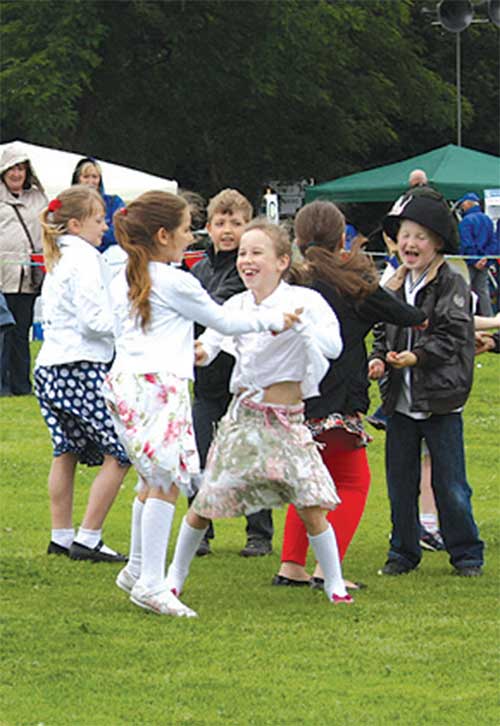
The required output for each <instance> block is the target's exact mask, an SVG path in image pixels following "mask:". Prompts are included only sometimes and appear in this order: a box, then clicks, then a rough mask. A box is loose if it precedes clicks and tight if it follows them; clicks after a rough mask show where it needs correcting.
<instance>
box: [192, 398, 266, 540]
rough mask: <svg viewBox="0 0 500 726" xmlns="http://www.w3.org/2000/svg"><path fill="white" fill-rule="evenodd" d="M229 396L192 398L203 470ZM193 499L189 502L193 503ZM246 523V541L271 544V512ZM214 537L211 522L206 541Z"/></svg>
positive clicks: (251, 516)
mask: <svg viewBox="0 0 500 726" xmlns="http://www.w3.org/2000/svg"><path fill="white" fill-rule="evenodd" d="M230 401H231V395H230V394H229V393H228V394H227V395H226V396H219V397H218V398H201V397H198V396H195V397H194V400H193V427H194V435H195V438H196V446H197V448H198V454H199V456H200V466H201V468H202V469H204V468H205V463H206V460H207V455H208V450H209V449H210V444H211V443H212V439H213V437H214V428H215V426H216V424H217V423H218V422H219V421H220V420H221V418H222V417H223V416H224V414H225V413H226V411H227V408H228V406H229V403H230ZM193 499H194V497H192V498H191V499H190V500H189V503H191V502H192V501H193ZM245 519H246V521H247V526H246V534H247V540H266V541H268V542H271V540H272V538H273V534H274V527H273V517H272V510H270V509H261V510H260V511H258V512H255V514H249V515H248V516H247V517H245ZM214 536H215V533H214V528H213V524H212V522H210V526H209V528H208V530H207V534H206V537H207V539H213V538H214Z"/></svg>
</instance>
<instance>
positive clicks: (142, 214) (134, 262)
mask: <svg viewBox="0 0 500 726" xmlns="http://www.w3.org/2000/svg"><path fill="white" fill-rule="evenodd" d="M114 223H115V234H116V237H117V239H118V242H119V244H120V245H121V246H122V247H123V249H124V250H125V252H127V255H128V262H127V267H126V269H125V270H123V271H122V272H120V273H119V274H118V275H117V276H116V278H115V279H114V280H113V283H112V285H111V294H112V304H113V311H114V316H115V335H116V358H115V361H114V363H113V366H112V369H111V371H110V373H109V375H108V377H107V380H106V383H105V385H104V388H103V392H104V396H105V398H106V400H107V405H108V409H109V411H110V413H111V416H112V418H113V420H114V422H115V426H116V428H117V431H118V433H119V436H120V439H121V441H122V443H123V445H124V446H125V448H126V450H127V452H128V455H129V457H130V459H131V461H132V462H133V464H134V466H135V468H136V469H137V471H138V473H139V476H140V483H139V487H138V496H137V497H136V499H135V501H134V503H133V508H132V531H131V545H130V556H129V563H128V565H127V566H126V567H125V568H124V569H123V570H122V571H121V572H120V573H119V575H118V578H117V580H116V583H117V585H118V586H119V587H120V588H121V589H122V590H125V591H126V592H127V593H129V594H130V599H131V600H132V602H133V603H135V604H136V605H139V606H140V607H142V608H145V609H147V610H151V611H153V612H156V613H159V614H171V615H181V616H182V615H184V616H188V617H189V616H192V615H194V613H193V612H192V611H191V610H190V609H189V608H187V607H185V606H184V605H183V604H182V603H181V602H180V601H179V600H178V599H177V598H176V597H175V594H173V593H172V592H170V589H168V588H166V587H165V560H166V553H167V546H168V540H169V536H170V529H171V525H172V521H173V517H174V510H175V502H176V500H177V496H178V494H179V490H180V491H182V492H183V493H184V494H186V495H188V494H190V493H191V490H190V485H191V481H192V478H193V476H194V477H196V475H197V474H199V460H198V453H197V451H196V445H195V439H194V434H193V428H192V422H191V404H190V396H189V388H188V384H189V381H190V380H192V378H193V367H194V333H193V329H194V326H193V323H194V321H197V322H199V323H201V324H202V325H203V326H205V327H211V328H214V329H215V330H218V331H220V333H223V334H228V335H232V334H237V333H249V332H251V331H253V332H260V331H265V330H273V331H276V332H279V331H281V330H284V329H287V328H289V327H290V326H291V325H292V324H293V323H295V322H297V321H298V319H299V318H298V316H297V315H295V314H292V313H291V314H287V313H284V312H283V311H282V310H274V309H272V310H268V309H262V310H256V311H255V313H254V314H247V313H246V312H242V311H239V310H230V309H225V308H223V307H222V306H220V305H218V304H217V303H215V302H214V301H213V300H212V298H211V297H210V296H209V295H208V293H207V292H205V291H204V289H203V288H202V286H201V284H200V283H199V282H198V280H197V279H196V278H195V277H193V275H191V274H190V273H188V272H185V271H183V270H181V269H180V268H179V263H180V262H181V260H182V256H183V253H184V250H185V249H186V247H187V246H188V245H189V244H190V243H191V242H192V241H193V236H192V234H191V215H190V211H189V207H188V205H187V203H186V202H185V201H184V200H183V199H182V198H181V197H178V196H175V195H173V194H168V193H167V192H147V193H146V194H143V195H142V196H140V197H139V198H138V199H136V200H135V201H134V202H132V203H131V204H130V205H129V206H128V207H126V208H124V209H122V210H120V211H119V212H116V214H115V216H114ZM278 337H280V336H278Z"/></svg>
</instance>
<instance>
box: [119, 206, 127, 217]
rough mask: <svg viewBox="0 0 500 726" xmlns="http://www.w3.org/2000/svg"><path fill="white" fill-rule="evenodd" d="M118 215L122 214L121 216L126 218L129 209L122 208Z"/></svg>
mask: <svg viewBox="0 0 500 726" xmlns="http://www.w3.org/2000/svg"><path fill="white" fill-rule="evenodd" d="M118 214H121V215H122V217H126V216H127V214H128V209H127V207H122V208H121V209H120V211H119V212H118Z"/></svg>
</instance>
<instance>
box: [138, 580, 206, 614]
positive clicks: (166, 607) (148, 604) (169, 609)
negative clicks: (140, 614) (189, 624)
mask: <svg viewBox="0 0 500 726" xmlns="http://www.w3.org/2000/svg"><path fill="white" fill-rule="evenodd" d="M130 600H131V601H132V602H133V603H134V605H139V607H141V608H144V609H145V610H150V611H151V612H152V613H156V614H157V615H174V616H176V617H179V618H182V617H185V618H196V617H198V615H197V613H195V611H194V610H191V608H188V606H187V605H184V603H182V602H181V601H180V600H179V598H178V597H176V596H175V595H174V593H173V592H170V590H165V589H163V590H159V591H158V590H157V591H152V590H146V588H145V587H143V585H141V584H140V583H139V582H136V583H135V585H134V587H133V588H132V591H131V593H130Z"/></svg>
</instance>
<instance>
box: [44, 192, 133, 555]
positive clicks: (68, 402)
mask: <svg viewBox="0 0 500 726" xmlns="http://www.w3.org/2000/svg"><path fill="white" fill-rule="evenodd" d="M42 227H43V249H44V254H45V265H46V267H47V275H46V277H45V281H44V284H43V289H42V316H43V326H44V342H43V345H42V348H41V350H40V353H39V355H38V358H37V362H36V367H35V393H36V396H37V398H38V401H39V404H40V409H41V411H42V414H43V416H44V418H45V422H46V424H47V426H48V428H49V430H50V434H51V438H52V445H53V450H54V458H53V460H52V466H51V468H50V474H49V495H50V509H51V519H52V536H51V541H50V544H49V548H48V554H55V555H67V556H69V557H71V558H72V559H75V560H82V559H84V560H92V561H99V562H103V561H105V562H117V561H118V562H124V561H126V559H127V558H126V557H124V556H123V555H120V554H119V553H117V552H115V551H114V550H112V549H110V548H109V547H107V546H106V545H104V544H103V542H102V536H101V533H102V525H103V522H104V519H105V517H106V515H107V513H108V511H109V509H110V507H111V505H112V503H113V501H114V499H115V497H116V494H117V492H118V490H119V488H120V485H121V483H122V481H123V478H124V476H125V474H126V472H127V469H128V467H129V461H128V458H127V455H126V453H125V451H124V449H123V447H122V445H121V444H120V441H119V440H118V437H117V435H116V432H115V429H114V426H113V422H112V421H111V418H110V416H109V414H108V413H107V410H106V406H105V403H104V399H103V397H102V394H101V385H102V382H103V380H104V377H105V375H106V373H107V372H108V369H109V364H110V362H111V359H112V357H113V350H114V347H113V317H112V313H111V302H110V299H109V293H108V285H107V272H106V264H105V263H104V262H103V260H102V258H101V256H100V254H99V252H98V251H97V249H96V248H97V246H98V245H99V244H100V243H101V239H102V235H103V233H104V232H105V230H106V229H107V226H106V221H105V218H104V205H103V201H102V199H101V197H100V195H99V194H98V193H97V192H96V191H95V190H94V189H91V188H90V187H88V186H74V187H72V188H71V189H67V190H66V191H64V192H61V194H59V196H58V197H57V198H56V199H53V200H52V201H51V202H50V203H49V205H48V207H47V208H46V209H45V211H44V212H43V214H42ZM78 463H80V464H86V465H87V466H100V465H102V466H101V469H100V470H99V473H98V474H97V476H96V478H95V480H94V483H93V484H92V488H91V490H90V496H89V501H88V505H87V509H86V512H85V515H84V518H83V521H82V524H81V526H80V529H79V530H78V533H77V535H76V537H75V531H74V529H73V521H72V518H73V489H74V481H75V471H76V466H77V464H78Z"/></svg>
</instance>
